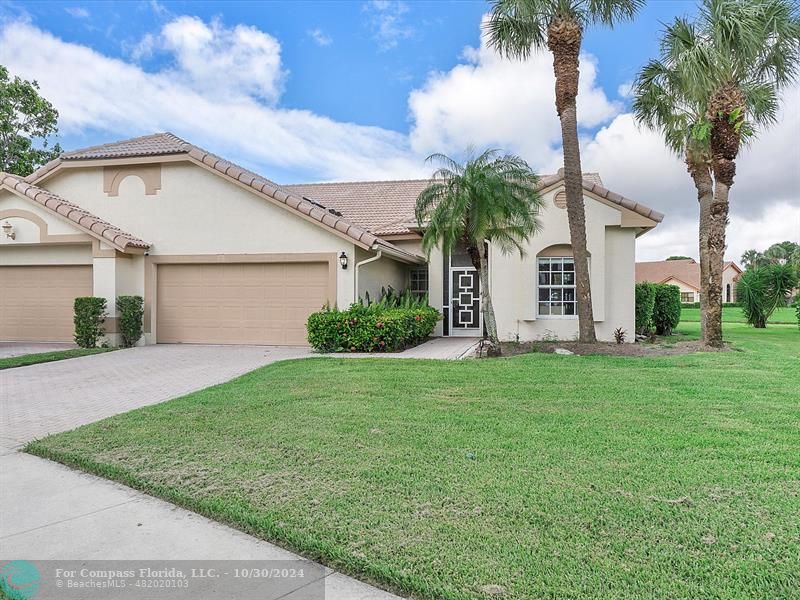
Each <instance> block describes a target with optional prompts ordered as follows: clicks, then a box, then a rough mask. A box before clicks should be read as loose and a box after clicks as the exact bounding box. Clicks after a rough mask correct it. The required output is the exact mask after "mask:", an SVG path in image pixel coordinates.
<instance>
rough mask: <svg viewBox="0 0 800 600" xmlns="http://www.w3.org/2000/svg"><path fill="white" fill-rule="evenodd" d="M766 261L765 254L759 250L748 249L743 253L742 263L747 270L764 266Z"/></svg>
mask: <svg viewBox="0 0 800 600" xmlns="http://www.w3.org/2000/svg"><path fill="white" fill-rule="evenodd" d="M766 262H767V261H766V259H765V258H764V255H763V254H762V253H761V252H759V251H758V250H752V249H751V250H746V251H745V253H744V254H742V265H744V268H745V269H747V270H750V269H756V268H758V267H761V266H764V265H765V264H766Z"/></svg>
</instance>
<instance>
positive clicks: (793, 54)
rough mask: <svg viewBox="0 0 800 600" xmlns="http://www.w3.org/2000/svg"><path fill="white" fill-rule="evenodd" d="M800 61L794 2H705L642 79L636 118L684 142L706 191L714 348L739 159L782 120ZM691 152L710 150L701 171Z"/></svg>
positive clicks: (709, 339)
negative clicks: (759, 133)
mask: <svg viewBox="0 0 800 600" xmlns="http://www.w3.org/2000/svg"><path fill="white" fill-rule="evenodd" d="M799 62H800V21H798V16H797V7H796V6H795V5H794V4H793V3H792V1H791V0H702V2H701V6H700V11H699V14H698V17H697V20H696V22H693V23H690V22H688V21H686V20H684V19H676V20H675V21H674V23H673V24H672V25H670V26H669V27H667V29H666V31H665V33H664V37H663V39H662V45H661V57H660V59H659V60H658V61H653V62H651V63H650V64H648V65H647V66H646V67H645V68H644V69H643V71H642V72H641V73H640V75H639V78H638V81H637V88H636V91H637V100H636V103H635V106H634V109H635V112H636V114H637V116H638V117H639V118H640V120H641V121H642V122H644V123H645V124H647V125H649V126H651V127H653V128H654V129H657V130H660V131H661V132H662V133H663V134H664V137H665V140H666V142H667V145H668V146H669V147H670V148H672V149H673V150H678V149H679V148H681V147H682V150H683V151H685V152H686V153H687V164H688V167H689V173H690V175H691V176H692V178H693V179H694V181H695V186H696V187H697V189H698V198H699V199H700V271H701V287H702V289H701V302H702V305H701V307H702V311H703V316H702V319H701V322H702V330H703V341H704V342H705V343H706V344H707V345H710V346H716V347H719V346H721V345H722V270H723V262H724V253H725V229H726V226H727V221H728V195H729V191H730V187H731V186H732V185H733V178H734V175H735V173H736V164H735V159H736V157H737V155H738V152H739V150H740V148H741V146H742V145H743V144H745V143H746V142H747V141H749V140H751V139H752V138H753V136H754V134H755V132H756V130H757V129H758V128H761V127H766V126H769V125H771V124H773V123H774V122H775V120H776V116H777V110H778V104H779V100H778V97H779V92H780V90H781V88H782V87H783V86H785V85H786V84H788V83H789V82H791V81H792V80H793V79H794V77H795V74H796V72H797V68H798V63H799ZM670 96H674V98H670ZM680 139H683V140H684V141H683V142H682V143H679V140H680ZM690 152H691V153H694V154H695V155H697V156H702V167H701V168H695V167H693V164H692V161H691V160H689V158H688V156H689V153H690ZM709 172H710V173H709ZM698 174H699V175H700V177H699V179H698ZM709 174H710V176H711V177H709ZM709 179H710V180H711V184H712V187H711V188H710V191H709Z"/></svg>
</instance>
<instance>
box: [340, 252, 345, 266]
mask: <svg viewBox="0 0 800 600" xmlns="http://www.w3.org/2000/svg"><path fill="white" fill-rule="evenodd" d="M339 264H340V265H342V269H347V254H346V253H344V252H342V253H341V254H340V255H339Z"/></svg>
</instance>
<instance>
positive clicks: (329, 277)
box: [0, 133, 662, 345]
mask: <svg viewBox="0 0 800 600" xmlns="http://www.w3.org/2000/svg"><path fill="white" fill-rule="evenodd" d="M425 185H426V182H425V181H422V180H411V181H384V182H360V183H330V184H309V185H283V186H280V185H278V184H275V183H273V182H271V181H269V180H267V179H265V178H263V177H261V176H259V175H257V174H255V173H252V172H250V171H247V170H246V169H242V168H240V167H238V166H236V165H233V164H231V163H230V162H228V161H225V160H224V159H221V158H219V157H217V156H215V155H213V154H210V153H208V152H206V151H205V150H202V149H200V148H198V147H196V146H194V145H192V144H190V143H187V142H185V141H183V140H181V139H180V138H178V137H176V136H174V135H172V134H169V133H164V134H154V135H150V136H145V137H141V138H136V139H132V140H126V141H122V142H116V143H112V144H105V145H102V146H96V147H92V148H86V149H83V150H77V151H74V152H68V153H65V154H63V155H62V156H61V157H60V158H58V159H56V160H54V161H52V162H51V163H48V164H47V165H45V166H44V167H42V168H40V169H39V170H38V171H36V172H35V173H33V174H32V175H30V176H28V177H26V178H24V179H22V178H18V177H15V176H11V175H6V174H2V175H0V225H2V226H3V228H2V229H0V340H70V339H71V337H72V302H73V299H74V298H75V297H76V296H82V295H94V296H102V297H104V298H106V300H107V302H108V311H109V316H110V317H109V319H108V320H107V323H106V330H107V333H108V336H109V338H110V341H111V342H112V343H115V342H116V341H117V333H116V331H117V329H116V321H115V310H116V308H115V298H116V297H117V296H119V295H128V294H137V295H141V296H143V297H144V299H145V323H144V329H145V339H144V343H157V342H162V343H164V342H178V343H210V344H238V343H244V344H290V345H298V344H304V343H305V341H306V332H305V321H306V318H307V316H308V315H309V314H310V313H311V312H312V311H315V310H318V309H319V308H320V307H322V306H323V305H325V304H329V305H338V306H340V307H346V306H347V305H349V304H350V303H352V302H353V301H355V300H356V299H357V298H363V297H364V296H365V295H366V294H367V293H369V294H370V296H371V297H373V298H375V297H377V296H378V295H379V294H380V290H381V288H382V287H388V286H392V287H394V288H395V289H403V288H411V289H412V290H414V291H415V292H416V293H419V294H424V293H427V294H429V298H430V302H431V304H432V305H433V306H435V307H437V308H440V309H441V310H442V311H443V313H444V320H443V322H441V323H440V324H439V326H438V328H437V331H436V334H437V335H470V336H477V335H480V334H481V332H482V323H481V316H480V298H479V283H478V278H477V276H476V273H475V271H474V269H473V268H472V266H471V265H470V263H469V261H468V260H467V258H466V256H463V255H461V254H459V253H456V254H455V255H453V256H443V255H442V253H441V252H433V253H432V255H431V256H430V257H426V256H423V254H422V251H421V247H420V239H421V233H420V231H419V229H418V227H417V225H416V223H415V222H414V216H413V215H414V211H413V208H414V203H415V200H416V197H417V195H418V194H419V192H420V191H421V190H422V188H423V187H424V186H425ZM540 185H541V192H542V194H543V197H544V200H545V209H544V211H543V213H542V214H541V221H542V223H543V231H542V233H541V234H539V235H537V236H536V237H535V238H534V239H532V240H531V242H530V243H529V244H528V247H527V249H526V250H527V253H526V256H525V257H524V258H520V257H519V256H518V255H509V256H504V255H502V254H500V253H497V252H491V247H490V282H491V286H492V294H493V298H494V302H495V309H496V313H497V320H498V331H499V333H500V335H501V336H502V337H503V338H505V339H521V340H528V339H540V338H546V337H556V338H561V339H571V338H573V337H574V336H575V335H576V333H577V318H576V316H575V314H576V310H575V290H574V275H573V271H574V263H573V261H572V252H571V249H570V245H569V229H568V224H567V216H566V210H565V209H564V191H563V188H564V185H563V177H562V176H561V175H552V176H546V177H543V178H542V180H541V184H540ZM584 198H585V202H586V221H587V238H588V239H587V242H588V248H589V252H590V253H591V259H590V260H591V278H592V286H593V287H592V290H593V302H594V306H593V308H594V316H595V319H596V326H597V333H598V337H599V338H601V339H606V340H608V339H612V337H613V334H612V332H613V330H614V329H615V328H617V327H622V328H623V329H626V330H628V331H632V330H633V328H634V306H633V304H634V289H633V288H634V281H635V274H634V264H635V241H636V237H637V236H639V235H641V234H643V233H645V232H647V231H649V230H650V229H652V228H653V227H655V226H656V225H657V224H658V223H659V222H660V221H661V219H662V215H661V214H659V213H657V212H656V211H653V210H651V209H649V208H647V207H646V206H644V205H641V204H638V203H636V202H634V201H632V200H628V199H627V198H624V197H622V196H620V195H618V194H615V193H613V192H610V191H609V190H607V189H605V188H603V187H602V184H601V182H600V180H599V177H598V176H597V175H594V174H589V175H587V176H586V178H585V181H584Z"/></svg>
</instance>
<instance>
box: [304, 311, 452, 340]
mask: <svg viewBox="0 0 800 600" xmlns="http://www.w3.org/2000/svg"><path fill="white" fill-rule="evenodd" d="M440 318H441V315H440V314H439V311H437V310H436V309H434V308H431V307H430V306H422V307H416V308H386V307H382V306H378V305H371V306H362V305H361V304H353V305H351V306H350V308H349V309H347V310H338V309H335V308H333V309H330V308H328V309H324V310H321V311H319V312H315V313H313V314H312V315H311V316H309V317H308V323H307V325H306V328H307V329H308V342H309V344H311V346H312V347H313V348H314V349H315V350H317V351H318V352H396V351H398V350H402V349H403V348H406V347H408V346H413V345H415V344H418V343H420V342H421V341H423V340H424V339H425V338H427V337H428V336H429V335H430V334H431V333H433V328H434V327H435V326H436V322H437V321H438V320H439V319H440Z"/></svg>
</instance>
